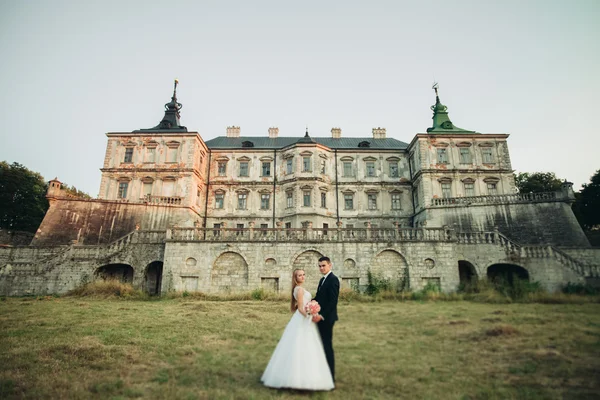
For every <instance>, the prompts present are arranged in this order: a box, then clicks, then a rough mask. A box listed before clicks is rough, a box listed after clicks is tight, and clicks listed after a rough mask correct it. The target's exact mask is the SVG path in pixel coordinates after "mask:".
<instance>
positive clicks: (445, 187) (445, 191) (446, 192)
mask: <svg viewBox="0 0 600 400" xmlns="http://www.w3.org/2000/svg"><path fill="white" fill-rule="evenodd" d="M442 197H443V198H444V199H447V198H450V197H452V183H451V182H442Z"/></svg>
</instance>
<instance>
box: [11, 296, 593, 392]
mask: <svg viewBox="0 0 600 400" xmlns="http://www.w3.org/2000/svg"><path fill="white" fill-rule="evenodd" d="M181 296H182V295H181ZM181 296H180V297H177V298H172V299H163V300H159V301H137V300H131V299H129V300H128V301H122V300H119V299H108V300H103V299H98V298H94V297H81V298H79V297H64V298H53V297H43V298H42V297H41V298H38V299H35V298H8V299H4V300H3V301H0V325H1V326H2V329H1V330H0V398H8V399H16V398H26V399H38V398H48V399H55V398H70V399H88V398H98V399H105V398H115V399H116V398H144V399H146V398H149V399H153V398H160V399H163V398H165V399H166V398H169V399H196V398H197V399H219V398H224V399H230V398H239V399H246V398H255V399H263V398H277V399H289V398H313V397H314V398H317V399H318V398H331V399H338V398H339V399H347V398H352V399H355V398H369V399H372V398H375V399H377V398H381V399H386V398H390V399H396V398H406V399H419V398H422V399H518V398H528V399H561V398H571V399H588V398H598V397H599V396H598V393H600V382H599V380H598V373H597V371H598V370H600V305H598V304H578V305H573V304H560V305H557V304H480V303H469V302H464V301H452V302H442V301H438V302H433V301H426V302H414V301H406V302H400V301H373V299H371V300H370V301H368V302H367V300H365V301H364V302H360V301H347V300H346V301H342V302H341V303H340V307H339V315H340V321H339V322H338V323H337V324H336V328H335V331H334V345H335V349H336V360H337V375H338V382H337V390H335V391H334V392H331V393H315V394H311V393H300V392H293V391H277V390H272V389H267V388H265V387H263V386H262V385H261V384H260V382H259V378H260V375H261V374H262V371H263V369H264V367H265V366H266V364H267V362H268V360H269V357H270V354H271V352H272V351H273V349H274V347H275V345H276V343H277V340H278V338H279V337H280V335H281V332H282V331H283V328H284V327H285V324H286V323H287V321H288V320H289V318H290V314H289V312H288V303H287V302H286V301H206V300H203V299H198V298H195V297H194V296H190V295H188V296H187V297H181ZM220 299H221V300H222V298H220ZM351 300H352V299H351Z"/></svg>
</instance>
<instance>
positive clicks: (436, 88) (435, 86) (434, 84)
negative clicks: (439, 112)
mask: <svg viewBox="0 0 600 400" xmlns="http://www.w3.org/2000/svg"><path fill="white" fill-rule="evenodd" d="M439 87H440V85H439V83H437V82H435V81H434V82H433V86H432V87H431V88H432V89H433V90H435V95H436V96H437V95H438V88H439Z"/></svg>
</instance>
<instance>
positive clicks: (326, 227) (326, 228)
mask: <svg viewBox="0 0 600 400" xmlns="http://www.w3.org/2000/svg"><path fill="white" fill-rule="evenodd" d="M328 229H329V224H325V223H324V224H323V236H327V230H328Z"/></svg>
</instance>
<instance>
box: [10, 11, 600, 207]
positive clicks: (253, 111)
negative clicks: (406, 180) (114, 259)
mask: <svg viewBox="0 0 600 400" xmlns="http://www.w3.org/2000/svg"><path fill="white" fill-rule="evenodd" d="M599 21H600V1H598V0H589V1H588V0H571V1H553V0H542V1H527V0H518V1H512V0H503V1H482V0H473V1H466V0H465V1H455V0H454V1H450V0H446V1H435V0H428V1H400V0H392V1H378V0H370V1H349V0H344V1H333V0H331V1H327V0H321V1H313V0H305V1H296V2H291V1H283V0H273V1H261V0H255V1H247V0H244V1H241V0H240V1H225V0H221V1H179V2H171V1H161V2H155V1H148V0H146V1H125V0H119V1H105V0H103V1H81V0H79V1H57V0H54V1H34V0H31V1H25V0H23V1H7V0H0V54H2V56H1V58H0V71H1V72H2V73H1V74H0V117H1V118H0V120H2V121H4V123H3V127H2V128H0V139H1V141H0V161H1V160H6V161H8V162H14V161H16V162H19V163H21V164H24V165H25V166H27V167H28V168H30V169H32V170H34V171H37V172H40V173H41V174H42V175H43V176H44V177H45V178H46V179H47V180H50V179H52V178H54V177H55V176H56V177H58V178H59V179H60V180H61V181H63V182H66V183H68V184H70V185H74V186H76V187H77V188H78V189H80V190H83V191H86V192H88V193H89V194H90V195H92V196H96V195H97V194H98V190H99V186H100V171H99V169H100V168H101V167H102V163H103V158H104V153H105V149H106V141H107V138H106V136H105V133H106V132H127V131H132V130H134V129H139V128H150V127H153V126H155V125H157V124H158V122H159V121H160V120H161V119H162V116H163V110H164V108H163V106H164V104H165V103H167V102H168V101H169V100H170V96H171V94H172V86H173V79H174V78H178V79H179V81H180V85H179V88H178V99H179V101H180V102H181V103H183V109H182V111H181V114H182V118H181V121H182V124H183V125H185V126H187V127H188V130H190V131H198V132H199V133H200V135H201V136H202V138H204V139H205V140H208V139H211V138H214V137H216V136H222V135H225V129H226V127H227V126H228V125H238V126H241V132H242V135H243V136H266V135H267V130H268V128H269V127H270V126H277V127H279V128H280V136H302V135H303V134H304V129H305V127H306V126H307V125H308V128H309V131H310V134H311V136H324V137H329V136H330V135H331V133H330V131H331V128H332V127H341V128H342V135H343V136H347V137H348V136H366V137H369V136H371V129H372V128H374V127H385V128H387V134H388V137H393V138H396V139H398V140H402V141H404V142H410V141H411V139H412V138H413V137H414V135H415V134H416V133H423V132H425V130H426V129H427V128H428V127H429V126H431V116H432V112H431V110H430V109H429V107H430V106H431V105H432V104H433V103H434V101H435V97H434V93H433V91H432V90H431V85H432V83H433V81H434V79H435V80H436V81H438V82H439V84H440V98H441V100H442V103H444V104H445V105H446V106H448V111H449V113H450V118H451V119H452V122H453V123H454V124H455V125H457V126H459V127H461V128H464V129H468V130H475V131H477V132H481V133H508V134H510V137H509V139H508V140H509V142H508V143H509V150H510V154H511V159H512V165H513V168H514V169H515V170H516V171H517V172H535V171H551V172H555V173H556V174H557V176H558V177H559V178H566V179H568V180H570V181H572V182H574V183H575V189H576V190H578V189H579V188H580V186H581V184H582V183H586V182H589V178H590V177H591V175H592V174H593V173H594V172H595V171H596V170H597V169H600V156H599V155H598V151H599V149H600V134H599V133H598V128H597V127H596V126H595V122H596V121H597V120H599V118H598V117H597V116H598V115H599V114H600V101H598V98H599V93H600V79H599V78H598V71H599V70H600V68H599V64H600V28H599V27H600V22H599Z"/></svg>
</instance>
